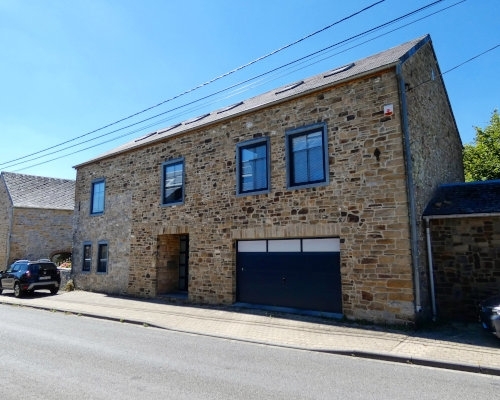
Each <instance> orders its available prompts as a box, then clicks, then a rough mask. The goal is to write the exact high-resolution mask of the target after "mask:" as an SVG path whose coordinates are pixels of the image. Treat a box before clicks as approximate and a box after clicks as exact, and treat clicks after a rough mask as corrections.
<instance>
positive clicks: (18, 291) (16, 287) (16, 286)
mask: <svg viewBox="0 0 500 400" xmlns="http://www.w3.org/2000/svg"><path fill="white" fill-rule="evenodd" d="M22 294H23V293H22V291H21V285H19V282H16V283H14V297H21V295H22Z"/></svg>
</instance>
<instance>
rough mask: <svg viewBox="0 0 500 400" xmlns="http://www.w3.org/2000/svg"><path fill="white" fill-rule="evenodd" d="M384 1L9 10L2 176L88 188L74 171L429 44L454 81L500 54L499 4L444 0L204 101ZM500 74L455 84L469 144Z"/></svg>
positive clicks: (62, 5) (375, 21)
mask: <svg viewBox="0 0 500 400" xmlns="http://www.w3.org/2000/svg"><path fill="white" fill-rule="evenodd" d="M375 3H377V0H352V1H343V2H341V1H337V0H301V1H299V0H252V1H251V0H246V1H235V0H232V1H229V0H227V1H226V0H210V1H209V0H184V1H175V2H174V1H162V0H141V1H139V0H71V1H67V0H44V1H39V0H0V48H1V49H2V57H1V62H0V77H1V78H0V79H1V91H0V135H1V138H2V140H1V144H0V171H12V172H20V173H25V174H30V175H40V176H50V177H56V178H69V179H74V178H75V177H76V171H75V170H74V168H73V166H74V165H77V164H79V163H82V162H85V161H87V160H90V159H92V158H94V157H96V156H98V155H100V154H102V153H104V152H106V151H107V150H109V149H112V148H114V147H117V146H119V145H121V144H122V143H125V142H128V141H130V140H132V139H134V138H136V137H140V136H142V135H144V134H146V133H148V132H151V131H154V130H157V129H160V128H162V127H167V126H170V125H172V124H174V123H176V122H179V121H183V120H186V119H189V118H191V117H195V116H197V115H200V114H202V113H204V112H208V111H211V110H215V109H218V108H221V107H224V106H226V105H229V104H233V103H235V102H237V101H239V100H243V99H246V98H249V97H252V96H254V95H256V94H259V93H262V92H265V91H267V90H270V89H273V88H276V87H278V86H281V85H283V84H286V83H291V82H294V81H296V80H298V79H301V78H305V77H309V76H312V75H314V74H317V73H320V72H323V71H327V70H330V69H332V68H335V67H337V66H341V65H344V64H346V63H349V62H351V61H355V60H357V59H359V58H363V57H366V56H369V55H371V54H374V53H376V52H379V51H383V50H385V49H388V48H390V47H393V46H396V45H398V44H401V43H404V42H406V41H408V40H411V39H414V38H417V37H420V36H422V35H425V34H430V35H431V38H432V41H433V45H434V48H435V51H436V55H437V58H438V61H439V65H440V68H441V72H445V71H448V70H450V69H452V68H454V67H457V66H459V65H460V64H462V63H463V62H464V61H467V60H468V59H470V58H472V57H475V56H477V55H479V54H481V53H483V52H485V51H487V50H489V49H492V48H494V47H495V46H498V45H499V44H500V25H499V23H498V10H499V6H500V1H499V0H466V1H463V2H461V1H460V0H443V1H440V2H437V4H435V5H433V6H430V7H429V8H426V9H425V10H422V11H421V12H418V13H415V14H413V15H412V16H410V17H407V18H404V19H401V20H399V21H398V22H395V23H391V24H388V25H387V26H385V27H383V28H380V29H377V30H374V31H372V32H371V33H368V34H365V35H362V36H358V35H360V34H361V33H363V32H366V31H369V30H372V29H373V28H375V27H377V26H380V25H382V24H385V23H387V22H389V21H392V20H395V19H397V18H398V17H401V16H403V15H405V14H408V13H411V12H413V11H415V10H417V9H419V8H421V7H425V6H427V5H429V4H431V3H433V1H432V0H424V1H420V0H413V1H401V0H385V1H382V2H380V4H376V5H374V6H373V7H371V8H369V9H368V10H366V11H364V12H362V13H360V14H358V15H356V16H353V17H352V18H349V19H347V20H346V21H344V22H341V23H338V24H336V25H334V26H332V27H331V28H329V29H326V30H324V31H322V32H320V33H318V34H316V35H313V36H312V37H310V38H308V39H305V40H303V41H300V42H299V43H298V44H295V45H293V46H290V47H288V48H286V49H284V50H282V51H279V52H277V53H275V54H274V55H272V56H269V57H267V58H265V59H263V60H261V61H259V62H256V63H254V64H252V65H250V66H248V67H245V68H243V69H241V70H238V71H236V72H234V73H232V74H229V75H228V76H225V77H223V78H221V79H218V80H216V81H214V82H212V83H210V84H207V85H204V86H201V87H200V88H198V89H196V90H192V91H190V90H191V89H193V88H196V87H198V86H200V85H201V84H203V83H205V82H208V81H210V80H212V79H213V78H216V77H219V76H221V75H223V74H225V73H226V72H229V71H232V70H234V69H236V68H237V67H240V66H243V65H245V64H247V63H249V62H251V61H253V60H256V59H258V58H259V57H261V56H264V55H266V54H269V53H271V52H273V51H274V50H277V49H280V48H282V47H283V46H286V45H288V44H291V43H293V42H295V41H297V40H299V39H301V38H304V37H306V36H308V35H310V34H312V33H314V32H316V31H319V30H321V29H323V28H325V27H327V26H329V25H331V24H333V23H335V22H336V21H339V20H341V19H343V18H345V17H348V16H349V15H351V14H354V13H356V12H358V11H360V10H362V9H363V8H365V7H369V6H370V5H373V4H375ZM448 7H449V8H448ZM433 13H436V14H434V15H430V14H433ZM353 37H357V39H353V40H350V41H347V42H345V43H344V45H343V46H340V45H338V46H333V47H332V48H331V49H330V51H324V52H321V53H319V55H318V56H316V57H309V58H306V59H304V60H303V61H302V62H300V63H299V62H296V63H292V64H291V65H290V66H289V67H286V68H280V69H278V70H276V71H275V72H273V73H268V74H266V75H264V76H263V78H261V79H256V80H251V78H253V77H256V76H259V75H261V74H264V73H266V72H269V71H271V70H273V69H276V68H278V67H281V66H283V65H285V64H288V63H291V62H292V61H295V60H298V59H300V58H302V57H305V56H307V55H310V54H312V53H315V52H317V51H319V50H322V49H325V48H327V47H329V46H332V45H335V44H336V43H341V42H344V41H346V40H347V39H349V38H353ZM499 65H500V47H496V48H495V49H494V50H491V51H489V52H487V53H486V54H484V55H482V56H480V57H478V58H476V59H474V60H473V61H470V62H468V63H466V64H464V65H461V66H459V67H458V68H456V69H454V70H452V71H450V72H448V73H446V74H444V81H445V84H446V88H447V90H448V95H449V97H450V102H451V105H452V108H453V111H454V115H455V119H456V121H457V125H458V128H459V131H460V135H461V137H462V141H463V143H464V144H466V143H470V142H472V140H473V139H474V136H475V130H474V126H479V127H484V126H485V125H487V124H488V123H489V121H490V117H491V114H492V112H493V110H494V109H498V108H500V78H499V76H498V71H499V67H498V66H499ZM246 80H250V81H249V83H248V84H246V85H241V86H236V87H235V88H234V89H232V90H225V91H223V92H222V93H221V94H219V95H215V96H210V95H211V94H213V93H215V92H218V91H222V90H223V89H225V88H228V87H230V86H233V85H236V84H237V83H239V82H243V81H246ZM185 92H188V93H187V94H183V95H182V96H179V95H180V94H182V93H185ZM207 96H209V97H207ZM203 97H207V98H206V99H205V100H199V99H200V98H203ZM197 100H198V101H197ZM188 103H191V104H190V105H188V106H185V105H186V104H188ZM158 104H160V105H158ZM156 105H158V106H156ZM150 107H152V108H151V109H150V110H148V111H145V112H141V111H143V110H146V109H148V108H150ZM174 109H175V110H174ZM139 112H141V113H140V114H138V115H136V116H134V117H131V118H127V119H125V120H123V121H122V122H118V123H115V122H116V121H119V120H122V119H124V118H126V117H128V116H131V115H133V114H136V113H139ZM145 119H148V121H144V122H141V121H143V120H145ZM132 124H135V125H134V126H129V127H127V126H128V125H132ZM108 125H109V126H108ZM105 126H108V127H107V128H104V129H101V128H103V127H105ZM113 131H115V132H113ZM91 132H93V133H91ZM76 138H79V139H76ZM82 142H85V143H82ZM61 143H65V144H63V145H60V144H61ZM47 149H49V150H47ZM50 153H52V154H50ZM13 160H17V161H13ZM50 160H52V161H50Z"/></svg>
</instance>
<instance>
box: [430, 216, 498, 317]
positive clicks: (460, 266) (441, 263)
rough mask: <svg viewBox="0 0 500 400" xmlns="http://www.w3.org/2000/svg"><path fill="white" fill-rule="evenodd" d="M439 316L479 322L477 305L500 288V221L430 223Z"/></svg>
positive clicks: (459, 219)
mask: <svg viewBox="0 0 500 400" xmlns="http://www.w3.org/2000/svg"><path fill="white" fill-rule="evenodd" d="M430 229H431V237H432V254H433V259H434V275H435V288H436V305H437V312H438V315H439V316H440V317H442V318H445V319H452V320H458V321H477V304H478V303H479V302H480V301H482V300H484V299H486V298H487V297H489V296H492V295H494V294H497V293H498V290H499V288H500V217H499V216H495V217H486V216H484V217H470V216H469V217H466V216H462V217H457V218H444V219H433V220H431V221H430Z"/></svg>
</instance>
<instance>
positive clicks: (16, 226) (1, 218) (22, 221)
mask: <svg viewBox="0 0 500 400" xmlns="http://www.w3.org/2000/svg"><path fill="white" fill-rule="evenodd" d="M53 196H57V198H53ZM73 214H74V181H71V180H61V179H54V178H45V177H38V176H31V175H22V174H14V173H6V172H2V174H1V176H0V240H1V242H0V269H3V268H4V267H6V266H7V265H9V264H11V263H12V262H14V261H15V260H19V259H29V260H36V259H40V258H52V256H53V255H55V254H61V253H66V254H71V251H72V250H71V249H72V241H73V234H72V233H73Z"/></svg>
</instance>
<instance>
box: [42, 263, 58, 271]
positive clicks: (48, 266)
mask: <svg viewBox="0 0 500 400" xmlns="http://www.w3.org/2000/svg"><path fill="white" fill-rule="evenodd" d="M40 267H41V268H42V269H44V270H46V271H51V272H52V271H55V270H56V269H57V267H56V266H55V265H54V264H48V263H47V264H41V265H40Z"/></svg>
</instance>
